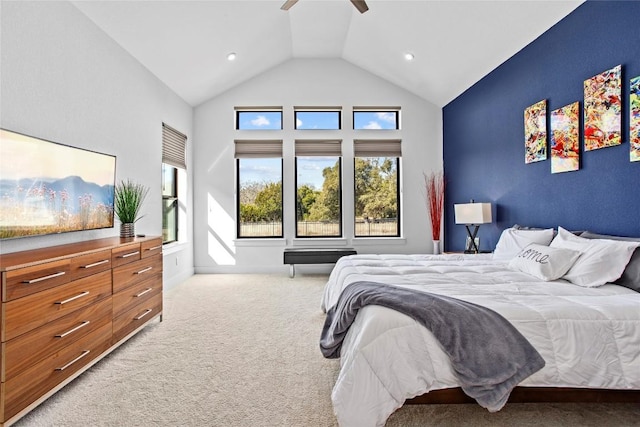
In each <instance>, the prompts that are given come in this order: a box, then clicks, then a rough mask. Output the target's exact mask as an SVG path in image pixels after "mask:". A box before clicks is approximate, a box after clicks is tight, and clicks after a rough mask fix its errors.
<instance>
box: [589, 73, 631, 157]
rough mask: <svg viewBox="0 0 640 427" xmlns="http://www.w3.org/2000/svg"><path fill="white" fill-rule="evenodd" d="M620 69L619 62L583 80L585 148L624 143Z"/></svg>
mask: <svg viewBox="0 0 640 427" xmlns="http://www.w3.org/2000/svg"><path fill="white" fill-rule="evenodd" d="M621 70H622V66H621V65H618V66H617V67H614V68H612V69H610V70H607V71H605V72H603V73H600V74H598V75H597V76H593V77H591V78H590V79H588V80H585V81H584V150H585V151H591V150H597V149H598V148H604V147H611V146H613V145H619V144H621V143H622V138H621V133H622V126H621V124H620V118H621V117H620V116H621V111H622V100H621V93H622V91H621V85H622V82H621Z"/></svg>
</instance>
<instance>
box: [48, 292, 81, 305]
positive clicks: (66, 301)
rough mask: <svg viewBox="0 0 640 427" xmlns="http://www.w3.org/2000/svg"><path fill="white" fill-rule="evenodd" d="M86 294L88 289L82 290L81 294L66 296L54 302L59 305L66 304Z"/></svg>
mask: <svg viewBox="0 0 640 427" xmlns="http://www.w3.org/2000/svg"><path fill="white" fill-rule="evenodd" d="M87 295H89V291H84V292H82V293H81V294H78V295H76V296H75V297H71V298H67V299H66V300H64V301H56V302H55V304H59V305H62V304H66V303H68V302H71V301H74V300H77V299H78V298H82V297H86V296H87Z"/></svg>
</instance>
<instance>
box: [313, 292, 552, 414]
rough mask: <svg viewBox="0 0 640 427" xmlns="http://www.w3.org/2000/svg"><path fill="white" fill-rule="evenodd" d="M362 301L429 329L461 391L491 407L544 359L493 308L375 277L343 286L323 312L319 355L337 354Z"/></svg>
mask: <svg viewBox="0 0 640 427" xmlns="http://www.w3.org/2000/svg"><path fill="white" fill-rule="evenodd" d="M367 305H380V306H383V307H387V308H391V309H393V310H396V311H399V312H401V313H404V314H406V315H407V316H409V317H411V318H413V319H414V320H416V321H417V322H419V323H420V324H422V325H424V326H425V327H426V328H427V329H429V330H430V331H431V332H432V333H433V335H435V337H436V339H437V340H438V341H439V342H440V344H441V345H442V347H443V349H444V351H445V352H446V353H447V355H448V356H449V357H450V358H451V364H452V365H453V369H454V372H455V373H456V375H457V377H458V379H459V381H460V385H461V387H462V390H463V391H464V392H465V393H466V394H467V395H468V396H470V397H472V398H474V399H475V400H476V401H477V402H478V403H479V404H480V405H481V406H483V407H485V408H487V409H488V410H489V411H491V412H494V411H499V410H500V409H501V408H502V407H503V406H504V404H505V403H506V402H507V399H508V398H509V394H510V393H511V390H513V388H514V387H515V386H516V385H517V384H518V383H520V381H522V380H524V379H525V378H527V377H528V376H530V375H531V374H533V373H535V372H537V371H538V370H540V369H542V367H543V366H544V364H545V362H544V359H543V358H542V356H540V354H539V353H538V352H537V351H536V349H535V348H534V347H533V346H532V345H531V344H530V343H529V341H527V339H526V338H525V337H523V336H522V334H520V332H518V330H517V329H516V328H515V327H514V326H513V325H512V324H511V323H509V321H508V320H506V319H505V318H504V317H502V316H501V315H500V314H498V313H496V312H495V311H493V310H490V309H488V308H486V307H483V306H480V305H477V304H473V303H470V302H466V301H462V300H459V299H456V298H451V297H446V296H442V295H436V294H431V293H426V292H420V291H415V290H411V289H406V288H400V287H396V286H391V285H385V284H382V283H375V282H355V283H352V284H350V285H348V286H347V287H346V288H345V289H344V290H343V291H342V294H341V295H340V298H339V299H338V303H337V304H336V305H335V306H334V307H333V308H331V309H330V310H329V311H328V312H327V318H326V320H325V323H324V327H323V329H322V335H321V337H320V350H321V351H322V354H323V355H324V357H326V358H330V359H331V358H338V357H340V348H341V346H342V341H343V340H344V337H345V335H346V334H347V331H348V330H349V327H350V326H351V324H352V323H353V321H354V320H355V317H356V315H357V314H358V310H359V309H360V308H362V307H365V306H367Z"/></svg>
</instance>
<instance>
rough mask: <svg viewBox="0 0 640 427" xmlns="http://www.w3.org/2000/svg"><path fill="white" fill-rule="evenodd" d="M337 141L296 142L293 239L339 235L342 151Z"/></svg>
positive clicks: (340, 229) (340, 227) (340, 226)
mask: <svg viewBox="0 0 640 427" xmlns="http://www.w3.org/2000/svg"><path fill="white" fill-rule="evenodd" d="M341 144H342V142H341V141H338V140H297V141H296V142H295V154H296V237H341V236H342V167H341V166H342V163H341V158H342V157H341V156H342V148H341Z"/></svg>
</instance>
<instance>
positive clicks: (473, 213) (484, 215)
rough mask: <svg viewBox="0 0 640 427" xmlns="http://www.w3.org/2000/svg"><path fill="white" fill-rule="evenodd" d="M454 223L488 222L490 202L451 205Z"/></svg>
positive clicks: (489, 218) (489, 220)
mask: <svg viewBox="0 0 640 427" xmlns="http://www.w3.org/2000/svg"><path fill="white" fill-rule="evenodd" d="M453 208H454V214H455V219H456V224H488V223H490V222H491V221H492V219H491V203H461V204H457V205H453Z"/></svg>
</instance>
